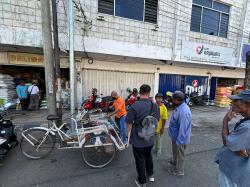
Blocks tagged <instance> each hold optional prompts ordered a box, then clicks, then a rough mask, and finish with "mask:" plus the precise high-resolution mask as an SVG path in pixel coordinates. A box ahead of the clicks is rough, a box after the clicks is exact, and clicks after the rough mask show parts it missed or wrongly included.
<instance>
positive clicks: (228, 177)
mask: <svg viewBox="0 0 250 187" xmlns="http://www.w3.org/2000/svg"><path fill="white" fill-rule="evenodd" d="M229 98H230V99H231V100H232V107H231V108H230V110H229V111H228V113H227V114H226V115H225V117H224V119H223V128H222V133H221V134H222V142H223V144H224V146H223V147H222V148H221V149H220V150H219V151H218V152H217V154H216V157H215V161H216V163H218V164H219V186H220V187H241V186H242V187H243V186H249V184H250V178H249V176H250V160H249V155H250V90H244V91H242V92H241V93H240V94H238V95H233V96H231V97H229ZM237 115H241V116H242V117H243V119H241V120H239V121H238V122H237V123H236V124H235V126H234V128H233V130H232V131H231V132H230V131H229V129H230V128H229V125H230V123H229V122H230V121H231V120H232V119H233V118H234V117H236V116H237Z"/></svg>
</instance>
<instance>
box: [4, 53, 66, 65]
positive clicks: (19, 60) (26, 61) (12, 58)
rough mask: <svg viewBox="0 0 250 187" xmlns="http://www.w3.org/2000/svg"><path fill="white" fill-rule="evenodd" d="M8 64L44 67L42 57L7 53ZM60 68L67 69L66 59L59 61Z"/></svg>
mask: <svg viewBox="0 0 250 187" xmlns="http://www.w3.org/2000/svg"><path fill="white" fill-rule="evenodd" d="M8 59H9V64H16V65H27V66H44V64H43V63H44V58H43V55H40V54H29V53H12V52H10V53H8ZM60 66H61V68H68V67H69V61H68V58H61V59H60Z"/></svg>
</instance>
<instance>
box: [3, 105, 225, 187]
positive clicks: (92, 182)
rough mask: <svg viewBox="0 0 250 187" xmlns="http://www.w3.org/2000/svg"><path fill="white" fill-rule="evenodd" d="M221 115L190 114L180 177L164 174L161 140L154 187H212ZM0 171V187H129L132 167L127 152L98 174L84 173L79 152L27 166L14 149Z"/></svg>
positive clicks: (208, 111) (166, 146) (166, 144)
mask: <svg viewBox="0 0 250 187" xmlns="http://www.w3.org/2000/svg"><path fill="white" fill-rule="evenodd" d="M224 114H225V110H224V109H218V108H214V107H212V108H211V107H209V108H198V109H194V110H193V116H194V128H193V134H192V138H191V144H190V145H189V146H188V148H187V157H186V167H185V176H184V177H175V176H172V175H171V174H170V173H169V172H168V171H167V170H168V168H169V166H168V165H167V160H168V159H170V158H171V146H170V141H169V138H168V136H167V133H165V135H164V140H163V155H162V156H161V157H159V158H156V157H155V159H154V163H155V179H156V182H155V183H152V184H148V186H152V187H153V186H155V187H161V186H163V187H179V186H180V187H183V186H185V187H215V186H217V185H218V184H217V183H218V182H217V175H218V169H217V165H216V164H215V163H214V162H213V157H214V154H215V152H216V150H217V149H218V148H219V147H220V146H221V138H220V129H221V119H222V117H223V115H224ZM1 164H2V165H1V166H0V186H2V187H12V186H53V187H54V186H58V187H59V186H60V187H61V186H72V187H73V186H83V187H85V186H86V187H88V186H91V187H117V186H119V187H130V186H131V187H134V186H135V184H134V179H135V177H136V171H135V164H134V159H133V156H132V151H131V148H129V149H127V150H124V151H121V152H118V153H117V155H116V157H115V159H114V161H113V162H112V163H111V164H110V165H109V166H107V167H106V168H103V169H91V168H89V167H87V166H86V165H85V164H84V162H83V160H82V158H81V152H80V150H54V151H53V152H52V154H50V155H49V156H48V157H47V158H45V159H42V160H30V159H27V158H26V157H24V156H23V155H22V154H21V152H20V149H19V147H17V148H15V149H13V150H12V151H11V152H10V153H9V154H8V157H7V158H6V159H5V160H4V161H3V162H2V163H1Z"/></svg>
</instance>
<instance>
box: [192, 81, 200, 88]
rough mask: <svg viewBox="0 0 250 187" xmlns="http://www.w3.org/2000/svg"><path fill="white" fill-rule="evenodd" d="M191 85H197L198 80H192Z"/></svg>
mask: <svg viewBox="0 0 250 187" xmlns="http://www.w3.org/2000/svg"><path fill="white" fill-rule="evenodd" d="M192 85H193V87H194V88H196V87H198V85H199V82H198V80H193V81H192Z"/></svg>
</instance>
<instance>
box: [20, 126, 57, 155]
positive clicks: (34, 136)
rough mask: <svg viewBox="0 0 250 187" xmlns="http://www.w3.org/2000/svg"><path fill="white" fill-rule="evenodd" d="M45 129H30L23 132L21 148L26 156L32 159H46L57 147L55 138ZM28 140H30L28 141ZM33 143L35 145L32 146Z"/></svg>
mask: <svg viewBox="0 0 250 187" xmlns="http://www.w3.org/2000/svg"><path fill="white" fill-rule="evenodd" d="M46 133H47V131H46V130H43V129H29V130H26V131H24V132H23V134H24V136H25V137H23V135H22V139H21V142H20V148H21V151H22V153H23V155H24V156H26V157H28V158H31V159H40V158H44V157H46V156H47V155H48V154H49V153H51V151H52V150H53V148H54V146H55V138H54V136H52V135H51V134H47V135H46ZM27 139H28V140H27ZM30 142H32V143H33V144H34V145H32V144H31V143H30Z"/></svg>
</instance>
